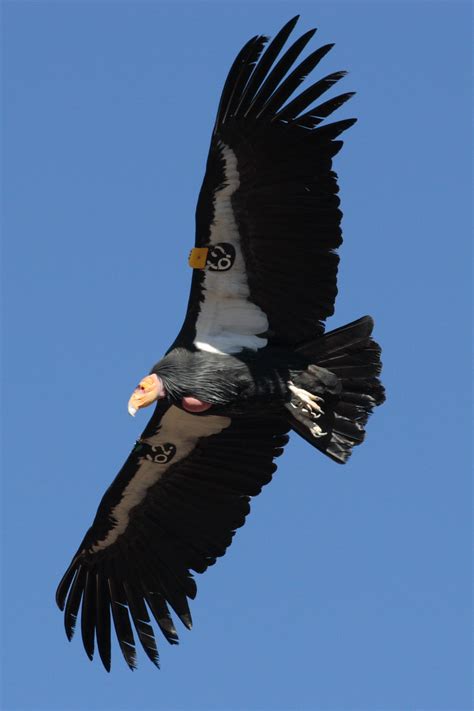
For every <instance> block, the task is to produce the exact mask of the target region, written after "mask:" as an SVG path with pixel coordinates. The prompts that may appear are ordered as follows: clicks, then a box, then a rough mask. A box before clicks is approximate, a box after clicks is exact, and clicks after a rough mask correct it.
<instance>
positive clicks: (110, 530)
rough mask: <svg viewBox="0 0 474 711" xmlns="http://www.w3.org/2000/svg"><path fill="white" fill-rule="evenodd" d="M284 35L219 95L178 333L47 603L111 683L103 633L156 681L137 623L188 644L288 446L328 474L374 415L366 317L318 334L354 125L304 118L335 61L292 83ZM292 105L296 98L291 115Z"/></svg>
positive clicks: (138, 393) (332, 291)
mask: <svg viewBox="0 0 474 711" xmlns="http://www.w3.org/2000/svg"><path fill="white" fill-rule="evenodd" d="M297 19H298V18H297V17H295V18H293V19H292V20H290V22H288V23H287V24H286V25H285V26H284V27H283V28H282V29H281V30H280V32H279V33H278V34H277V35H276V37H275V38H274V39H273V40H272V41H271V42H270V43H268V40H267V38H266V37H264V36H261V35H258V36H256V37H253V38H252V39H251V40H250V41H249V42H247V44H246V45H245V46H244V47H243V48H242V50H241V51H240V52H239V54H238V55H237V58H236V59H235V61H234V63H233V65H232V67H231V69H230V72H229V75H228V77H227V79H226V82H225V85H224V89H223V92H222V97H221V100H220V103H219V107H218V110H217V118H216V122H215V126H214V130H213V133H212V139H211V146H210V150H209V157H208V160H207V167H206V173H205V176H204V182H203V184H202V188H201V191H200V194H199V200H198V204H197V209H196V241H195V248H194V249H193V250H192V251H191V255H190V259H189V261H190V265H191V267H192V268H193V276H192V285H191V294H190V298H189V305H188V309H187V313H186V317H185V320H184V324H183V326H182V328H181V331H180V332H179V335H178V337H177V338H176V340H175V342H174V343H173V345H172V346H171V348H170V349H169V351H168V352H167V353H166V355H165V356H164V358H162V360H160V361H158V363H156V365H154V366H153V368H152V369H151V371H150V374H149V375H147V376H146V377H144V378H143V379H142V380H141V382H140V384H139V385H138V387H137V389H136V390H135V391H134V393H133V394H132V396H131V398H130V401H129V412H130V413H131V414H132V415H134V414H135V413H136V411H137V410H139V409H140V408H142V407H145V406H147V405H150V404H151V403H153V402H156V407H155V411H154V413H153V415H152V417H151V419H150V421H149V423H148V425H147V426H146V428H145V430H144V432H143V434H142V435H141V437H140V439H139V440H138V441H137V443H136V445H135V447H134V448H133V450H132V452H131V454H130V456H129V457H128V459H127V461H126V462H125V464H124V466H123V467H122V469H121V470H120V472H119V474H118V475H117V477H116V478H115V480H114V481H113V483H112V484H111V486H110V487H109V488H108V490H107V491H106V493H105V495H104V497H103V499H102V501H101V503H100V506H99V509H98V511H97V515H96V517H95V519H94V522H93V524H92V526H91V528H90V529H89V530H88V531H87V533H86V535H85V537H84V540H83V541H82V543H81V545H80V546H79V549H78V551H77V553H76V554H75V556H74V558H73V560H72V562H71V565H70V566H69V568H68V569H67V571H66V573H65V575H64V577H63V579H62V580H61V582H60V584H59V587H58V590H57V603H58V605H59V607H60V609H61V610H64V621H65V627H66V634H67V636H68V638H69V639H71V637H72V635H73V632H74V627H75V624H76V620H77V617H78V615H79V610H80V611H81V612H80V627H81V633H82V640H83V643H84V647H85V650H86V652H87V655H88V656H89V658H90V659H92V657H93V655H94V646H95V644H97V648H98V652H99V655H100V657H101V659H102V662H103V664H104V666H105V668H106V669H107V670H109V669H110V663H111V627H112V623H113V625H114V627H115V631H116V634H117V638H118V642H119V645H120V647H121V650H122V653H123V656H124V657H125V660H126V662H127V664H128V665H129V666H130V667H131V668H132V669H133V668H134V667H135V665H136V648H135V637H134V631H135V633H136V636H137V637H138V639H139V640H140V643H141V644H142V646H143V649H144V650H145V652H146V654H147V655H148V657H149V658H150V659H151V661H152V662H154V663H155V664H157V665H158V650H157V646H156V642H155V637H154V632H153V628H152V625H151V622H150V617H153V618H154V619H155V621H156V623H157V625H158V627H159V628H160V630H161V631H162V633H163V635H164V636H165V637H166V639H167V640H168V642H170V643H171V644H175V643H177V641H178V635H177V633H176V629H175V626H174V622H173V620H172V617H171V614H170V609H169V608H171V609H172V610H174V612H175V613H176V615H177V616H178V617H179V618H180V619H181V621H182V622H183V624H184V625H185V626H186V627H188V628H190V627H191V614H190V611H189V607H188V598H190V599H192V598H194V597H195V595H196V583H195V581H194V578H193V577H192V574H191V572H190V571H195V572H198V573H203V572H204V571H205V570H206V569H207V567H208V566H210V565H212V564H213V563H214V562H215V561H216V558H217V557H219V556H222V555H224V553H225V551H226V549H227V547H228V546H229V545H230V543H231V541H232V537H233V535H234V532H235V530H236V529H237V528H239V526H242V525H243V523H244V521H245V516H246V515H247V514H248V513H249V510H250V506H249V501H250V497H252V496H256V495H257V494H258V493H259V492H260V491H261V489H262V486H263V485H264V484H267V483H268V482H269V481H270V479H271V477H272V474H273V473H274V471H275V469H276V465H275V464H274V461H273V460H274V459H275V457H278V456H279V455H280V454H282V452H283V448H284V446H285V444H286V443H287V441H288V432H289V431H290V430H293V431H295V432H297V433H298V434H299V435H301V436H302V437H304V439H305V440H306V441H307V442H309V443H310V444H311V445H313V446H314V447H316V449H319V450H320V451H321V452H323V453H324V454H326V455H327V456H328V457H330V458H331V459H333V460H334V461H336V462H345V461H346V460H347V458H348V457H349V456H350V454H351V450H352V447H354V446H355V445H357V444H360V443H361V442H362V440H363V439H364V427H365V424H366V422H367V419H368V417H369V414H370V413H371V411H372V409H373V408H374V406H375V405H379V404H381V403H382V402H383V400H384V391H383V388H382V385H381V384H380V381H379V379H378V375H379V373H380V368H381V364H380V348H379V346H378V345H377V343H375V341H373V340H372V338H371V333H372V327H373V322H372V319H371V318H370V317H369V316H366V317H364V318H361V319H359V320H358V321H355V322H354V323H351V324H349V325H347V326H343V327H342V328H338V329H337V330H335V331H331V332H329V333H326V334H325V333H324V321H325V319H326V318H327V317H328V316H331V314H332V313H333V312H334V301H335V297H336V293H337V288H336V275H337V267H338V261H339V258H338V256H337V254H336V250H337V248H338V247H339V245H340V244H341V227H340V222H341V211H340V210H339V198H338V197H337V193H338V186H337V182H336V174H335V173H334V172H333V170H332V159H333V157H334V156H335V154H336V153H337V152H338V151H339V149H340V148H341V145H342V142H341V140H340V139H339V136H340V134H341V133H342V132H343V131H344V130H345V129H347V128H349V126H352V124H353V123H354V121H355V119H347V120H342V121H336V122H334V123H329V124H323V125H322V126H321V123H322V122H323V120H324V119H325V118H327V117H328V116H329V115H330V114H332V112H333V111H334V110H335V109H337V108H338V107H340V106H341V105H342V104H343V103H344V102H345V101H347V99H349V98H350V97H351V96H352V94H351V93H345V94H340V95H339V96H336V97H334V98H331V99H329V100H326V101H323V102H322V103H320V104H318V105H317V106H314V103H315V102H316V101H317V100H319V98H320V97H321V95H322V94H324V92H325V91H327V90H328V89H330V88H331V87H332V86H333V85H334V84H335V83H336V82H337V81H338V80H339V79H340V78H341V77H342V76H344V72H335V73H333V74H329V75H328V76H325V77H323V78H322V79H319V80H318V81H316V82H315V83H313V84H311V85H310V86H309V87H308V88H306V89H305V90H304V91H301V93H296V95H295V92H296V90H297V89H298V87H299V86H300V84H301V83H302V82H303V80H304V79H305V78H306V77H307V76H308V75H309V74H310V73H311V72H312V71H313V70H314V68H315V67H316V65H317V64H318V63H319V62H320V60H321V59H322V58H323V57H324V55H325V54H326V53H327V52H328V51H329V50H330V48H331V46H332V45H325V46H323V47H320V48H318V49H316V50H315V51H313V52H311V53H310V54H309V55H308V56H307V57H306V58H305V59H303V61H301V62H300V63H299V64H298V65H297V66H296V68H293V67H294V65H295V63H296V60H297V59H298V57H299V56H300V54H301V53H302V51H303V49H304V48H305V47H306V45H307V44H308V43H309V41H310V40H311V38H312V37H313V35H314V33H315V30H310V31H309V32H306V33H305V34H303V35H302V36H301V37H300V38H299V39H297V40H296V41H295V42H294V43H293V44H292V45H291V46H290V47H289V48H288V49H286V51H284V52H282V50H283V46H284V44H285V43H286V41H287V39H288V37H289V35H290V33H291V32H292V30H293V29H294V27H295V25H296V22H297ZM292 97H293V98H292Z"/></svg>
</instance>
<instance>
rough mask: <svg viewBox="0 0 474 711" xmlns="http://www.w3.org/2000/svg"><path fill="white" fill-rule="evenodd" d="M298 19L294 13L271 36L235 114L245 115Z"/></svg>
mask: <svg viewBox="0 0 474 711" xmlns="http://www.w3.org/2000/svg"><path fill="white" fill-rule="evenodd" d="M298 19H299V15H296V17H293V18H292V19H291V20H290V21H289V22H287V23H286V25H284V26H283V27H282V28H281V30H280V31H279V32H278V34H277V35H276V36H275V37H274V38H273V40H272V41H271V42H270V44H269V45H268V47H267V48H266V50H265V52H264V53H263V54H262V56H261V58H260V60H259V62H258V64H257V65H256V67H255V69H254V71H253V73H252V76H251V78H250V80H249V82H248V84H247V86H246V87H245V91H244V92H242V97H241V100H240V103H239V105H238V107H237V109H236V112H235V114H236V116H244V115H245V113H246V111H247V109H248V107H249V104H250V102H251V101H252V99H253V98H254V97H255V93H256V91H257V90H258V88H259V87H260V85H261V83H262V81H263V79H264V78H265V76H266V75H267V73H268V71H269V70H270V68H271V66H272V64H273V63H274V61H275V59H276V58H277V56H278V55H279V53H280V50H281V49H282V47H283V45H284V44H285V42H286V40H287V39H288V37H289V36H290V34H291V32H292V30H293V29H294V27H295V25H296V23H297V21H298Z"/></svg>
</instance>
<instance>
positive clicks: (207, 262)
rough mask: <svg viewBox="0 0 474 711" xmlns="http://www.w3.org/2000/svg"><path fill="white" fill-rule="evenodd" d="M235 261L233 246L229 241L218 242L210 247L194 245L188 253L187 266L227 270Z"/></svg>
mask: <svg viewBox="0 0 474 711" xmlns="http://www.w3.org/2000/svg"><path fill="white" fill-rule="evenodd" d="M234 261H235V247H234V246H233V245H232V244H230V243H229V242H219V243H218V244H213V245H212V247H194V248H193V249H192V250H191V252H190V254H189V266H190V267H192V268H193V269H209V271H211V272H227V271H228V270H229V269H230V268H231V267H232V265H233V264H234Z"/></svg>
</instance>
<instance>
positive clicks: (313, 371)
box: [287, 316, 385, 463]
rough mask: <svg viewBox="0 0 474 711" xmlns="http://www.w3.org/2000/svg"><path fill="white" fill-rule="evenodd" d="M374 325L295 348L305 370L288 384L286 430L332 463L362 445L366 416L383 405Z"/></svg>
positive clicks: (356, 325) (362, 323)
mask: <svg viewBox="0 0 474 711" xmlns="http://www.w3.org/2000/svg"><path fill="white" fill-rule="evenodd" d="M373 326H374V322H373V320H372V318H371V317H370V316H364V317H362V318H360V319H358V320H357V321H354V322H353V323H349V324H347V325H346V326H342V327H341V328H338V329H336V330H335V331H330V332H329V333H327V334H325V335H324V336H322V337H321V336H320V337H318V338H316V339H315V340H313V341H310V342H308V343H305V344H304V345H302V346H300V347H299V348H298V349H297V352H298V353H299V354H300V355H303V356H304V357H305V358H306V359H307V361H308V363H309V365H308V366H307V368H306V370H304V371H302V372H300V373H299V374H298V375H297V376H296V377H295V378H294V380H293V382H292V383H291V385H290V390H291V391H292V399H291V401H290V402H289V403H288V404H287V409H288V411H289V413H290V422H291V426H292V428H293V429H294V430H295V432H297V433H298V434H299V435H301V437H303V438H304V439H305V440H306V441H308V442H309V443H310V444H312V445H313V446H314V447H316V448H317V449H319V450H320V451H321V452H323V453H324V454H327V456H328V457H330V458H331V459H333V460H335V461H336V462H340V463H344V462H346V461H347V459H348V458H349V457H350V455H351V453H352V448H353V447H354V446H356V445H358V444H361V442H363V440H364V437H365V425H366V424H367V420H368V419H369V415H370V414H371V412H372V411H373V409H374V407H376V406H377V405H381V404H382V403H383V402H384V400H385V391H384V388H383V386H382V384H381V382H380V380H379V377H378V376H379V375H380V371H381V368H382V363H381V360H380V354H381V348H380V346H379V345H378V343H376V342H375V341H374V340H373V339H372V338H371V334H372V329H373Z"/></svg>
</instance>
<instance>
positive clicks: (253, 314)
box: [173, 17, 355, 353]
mask: <svg viewBox="0 0 474 711" xmlns="http://www.w3.org/2000/svg"><path fill="white" fill-rule="evenodd" d="M297 19H298V18H297V17H296V18H294V19H293V20H291V21H290V22H288V23H287V24H286V25H285V26H284V27H283V28H282V30H280V32H279V33H278V34H277V36H276V37H275V38H274V39H273V41H272V42H271V43H270V44H268V46H267V47H266V49H265V51H263V50H264V47H265V45H266V42H267V39H266V38H265V37H262V36H257V37H254V38H252V39H251V40H250V41H249V42H248V43H247V44H246V45H245V46H244V47H243V49H242V50H241V52H240V53H239V55H238V56H237V58H236V60H235V62H234V64H233V65H232V68H231V70H230V72H229V75H228V77H227V80H226V82H225V85H224V89H223V92H222V97H221V101H220V104H219V108H218V112H217V119H216V123H215V127H214V131H213V135H212V140H211V147H210V152H209V157H208V162H207V168H206V174H205V177H204V182H203V185H202V188H201V192H200V195H199V200H198V205H197V211H196V247H197V249H195V250H193V252H192V261H193V263H194V265H195V267H197V268H195V271H194V274H193V280H192V287H191V295H190V300H189V306H188V311H187V315H186V319H185V322H184V324H183V328H182V329H181V332H180V334H179V336H178V338H177V340H176V342H175V343H174V344H173V346H178V345H182V346H186V347H187V348H192V347H194V348H197V349H202V350H208V351H213V352H221V353H238V352H239V351H241V350H242V349H243V348H251V349H254V350H258V349H260V348H263V347H265V346H266V345H267V344H268V343H271V344H273V345H276V344H279V345H282V344H288V345H289V344H298V343H301V342H304V341H306V340H308V339H309V338H314V337H315V335H317V334H318V333H323V331H324V325H323V322H324V320H325V319H326V318H327V317H328V316H330V315H331V314H332V313H333V310H334V300H335V297H336V293H337V286H336V276H337V265H338V261H339V258H338V256H337V255H336V253H335V250H336V249H337V247H338V246H339V245H340V244H341V241H342V240H341V228H340V221H341V211H340V210H339V198H338V197H337V192H338V186H337V176H336V174H335V173H334V172H333V171H332V158H333V156H334V155H335V154H336V153H337V152H338V151H339V149H340V148H341V145H342V142H341V141H340V140H337V138H338V136H339V135H340V134H341V133H342V131H344V130H345V129H346V128H348V127H349V126H351V125H352V124H353V123H354V122H355V119H347V120H344V121H338V122H335V123H332V124H329V125H324V126H320V125H319V124H320V123H321V122H322V121H323V119H324V118H326V117H327V116H329V115H330V114H331V113H332V112H333V111H334V110H335V109H337V108H338V107H339V106H341V105H342V104H343V103H344V102H345V101H346V100H347V99H348V98H349V97H350V96H352V93H346V94H341V95H339V96H336V97H335V98H332V99H330V100H329V101H325V102H324V103H321V104H319V105H318V106H316V107H314V106H313V108H311V106H312V105H313V104H314V102H315V101H317V99H319V97H320V96H321V95H322V94H323V93H324V92H325V91H326V90H327V89H329V88H331V87H332V86H333V85H334V83H335V82H337V81H338V80H339V79H340V78H341V77H342V76H344V72H336V73H333V74H329V75H328V76H325V77H324V78H322V79H319V80H318V81H317V82H316V83H314V84H312V85H311V86H309V88H307V89H306V90H304V91H302V92H301V93H300V94H298V95H296V97H295V98H293V99H291V97H292V95H293V94H294V92H295V90H296V89H297V88H298V86H299V85H300V84H301V83H302V81H303V80H304V79H305V78H306V77H307V76H308V75H309V74H310V73H311V72H312V71H313V69H314V68H315V67H316V65H317V64H318V62H319V61H320V60H321V59H322V58H323V57H324V55H325V54H326V53H327V52H328V51H329V49H330V48H331V47H332V45H325V46H323V47H320V48H319V49H316V50H315V51H313V52H312V53H310V54H309V55H308V56H307V57H306V58H305V59H304V60H303V61H302V62H300V64H298V65H297V66H296V68H294V69H293V65H294V64H295V62H296V60H297V58H298V57H299V55H300V54H301V52H302V51H303V49H304V48H305V47H306V45H307V44H308V42H309V40H310V39H311V38H312V36H313V35H314V33H315V30H310V31H309V32H306V33H305V34H304V35H303V36H302V37H300V38H299V39H298V40H296V42H294V44H292V45H291V46H290V47H289V49H287V50H286V52H284V53H283V54H282V55H281V56H280V58H279V59H278V55H280V52H281V50H282V48H283V45H284V44H285V42H286V40H287V39H288V36H289V34H290V32H291V31H292V29H293V28H294V26H295V24H296V21H297ZM290 99H291V100H290ZM206 260H207V262H206V264H205V267H204V268H202V267H203V264H204V261H206Z"/></svg>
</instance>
